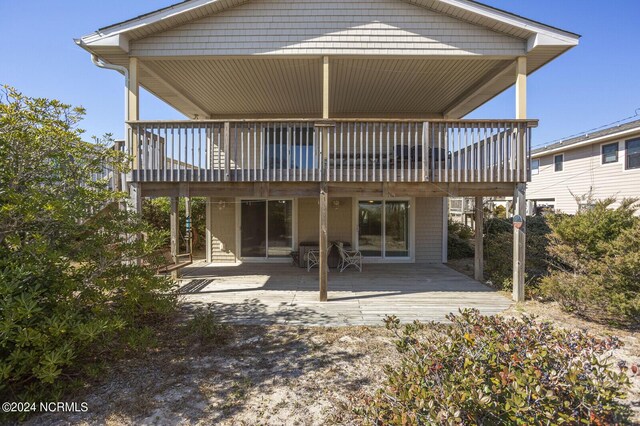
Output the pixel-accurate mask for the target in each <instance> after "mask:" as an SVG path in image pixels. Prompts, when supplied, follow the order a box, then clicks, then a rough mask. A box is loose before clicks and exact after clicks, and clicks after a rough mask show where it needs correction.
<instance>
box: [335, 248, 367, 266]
mask: <svg viewBox="0 0 640 426" xmlns="http://www.w3.org/2000/svg"><path fill="white" fill-rule="evenodd" d="M337 247H338V252H339V253H340V262H339V263H338V270H339V271H340V272H342V271H344V270H345V269H347V268H348V267H349V266H353V267H355V268H357V269H358V271H360V272H362V253H360V251H359V250H350V251H347V250H345V249H344V246H343V244H342V243H338V244H337Z"/></svg>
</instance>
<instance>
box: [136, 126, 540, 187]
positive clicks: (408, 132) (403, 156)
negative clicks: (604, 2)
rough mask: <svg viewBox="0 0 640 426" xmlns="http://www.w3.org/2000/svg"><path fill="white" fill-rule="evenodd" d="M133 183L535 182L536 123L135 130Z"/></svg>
mask: <svg viewBox="0 0 640 426" xmlns="http://www.w3.org/2000/svg"><path fill="white" fill-rule="evenodd" d="M127 124H128V128H129V132H130V134H129V135H128V136H129V137H128V141H129V142H128V146H127V149H128V151H129V153H130V154H131V158H132V161H131V169H132V172H131V174H130V175H129V180H130V181H137V182H147V181H153V182H307V181H318V182H320V181H326V182H426V181H430V182H448V183H449V182H450V183H460V182H464V183H467V182H526V181H527V180H528V178H529V159H530V147H531V129H532V128H533V127H535V126H537V124H538V121H537V120H513V119H506V120H479V119H474V120H443V119H434V120H423V119H418V120H407V119H362V120H361V119H352V118H345V119H330V120H322V119H306V120H305V119H295V118H294V119H284V120H277V119H258V120H253V119H239V120H231V119H225V120H217V119H214V120H169V121H160V120H152V121H142V120H137V121H129V122H127Z"/></svg>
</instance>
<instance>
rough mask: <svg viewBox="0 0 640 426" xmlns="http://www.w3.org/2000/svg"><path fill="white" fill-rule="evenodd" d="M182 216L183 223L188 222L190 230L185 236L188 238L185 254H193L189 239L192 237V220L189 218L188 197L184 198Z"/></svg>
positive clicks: (191, 240)
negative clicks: (183, 218) (183, 217)
mask: <svg viewBox="0 0 640 426" xmlns="http://www.w3.org/2000/svg"><path fill="white" fill-rule="evenodd" d="M184 216H185V221H186V220H188V221H189V225H190V229H189V230H188V231H191V232H190V233H189V234H187V237H188V239H187V252H188V253H192V254H193V239H192V238H191V237H192V235H193V218H192V217H191V197H190V196H186V197H184Z"/></svg>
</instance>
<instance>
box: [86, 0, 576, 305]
mask: <svg viewBox="0 0 640 426" xmlns="http://www.w3.org/2000/svg"><path fill="white" fill-rule="evenodd" d="M578 39H579V36H578V35H576V34H573V33H571V32H568V31H564V30H561V29H558V28H554V27H551V26H549V25H545V24H542V23H539V22H536V21H533V20H530V19H527V18H524V17H522V16H518V15H515V14H512V13H508V12H506V11H503V10H499V9H495V8H493V7H489V6H486V5H484V4H481V3H478V2H475V1H470V0H411V1H404V0H374V1H362V0H323V1H319V0H300V1H286V0H249V1H247V0H243V1H238V0H189V1H184V2H182V3H178V4H176V5H174V6H170V7H167V8H164V9H160V10H157V11H155V12H151V13H148V14H145V15H142V16H138V17H135V18H133V19H130V20H128V21H124V22H120V23H117V24H113V25H110V26H107V27H105V28H101V29H100V30H98V31H96V32H95V33H92V34H89V35H87V36H85V37H82V38H81V39H79V40H76V43H77V44H78V45H80V46H81V47H82V48H83V49H85V50H87V51H88V52H89V53H91V55H92V59H93V61H94V63H95V64H96V65H98V66H101V67H103V68H110V69H114V70H117V71H119V72H121V73H122V74H124V76H125V81H126V93H125V103H126V143H125V145H126V149H127V152H128V153H129V154H130V155H131V171H130V173H129V174H128V176H127V179H126V180H127V184H128V189H129V191H130V192H131V199H132V205H133V208H136V209H139V208H140V200H141V199H142V198H143V197H157V196H164V197H171V198H172V200H174V203H173V205H174V207H175V206H177V203H176V202H175V200H176V199H177V197H196V196H197V197H207V198H208V200H209V203H208V209H207V249H208V250H207V258H208V260H209V261H216V260H218V261H236V260H240V261H243V262H251V261H254V262H255V261H258V262H277V261H283V260H284V259H286V258H287V257H288V256H289V254H290V253H291V252H292V251H295V250H297V248H298V246H299V244H300V243H301V242H305V241H310V240H311V241H317V242H318V243H319V247H320V252H321V253H320V268H319V271H320V272H319V287H320V298H321V300H326V292H327V282H328V273H327V272H328V270H327V260H326V255H327V253H326V252H327V247H328V245H329V242H330V241H333V240H341V241H344V242H346V243H348V244H350V245H351V247H353V248H354V249H357V250H359V251H360V252H361V253H362V254H363V256H364V258H365V262H366V261H369V262H390V263H391V262H412V263H442V262H446V229H447V220H446V217H447V211H446V210H447V197H449V196H450V195H454V196H474V197H483V196H515V198H516V200H517V203H518V206H519V207H518V209H519V210H518V211H523V210H522V209H524V204H525V184H526V182H527V181H528V179H529V159H530V152H529V148H530V144H531V129H532V128H533V127H535V126H536V125H537V120H535V119H530V118H529V117H527V114H526V97H527V88H526V87H527V86H526V81H527V76H528V75H529V74H531V73H533V72H535V71H537V70H538V69H540V68H541V67H543V66H545V65H546V64H548V63H549V62H551V61H552V60H554V59H555V58H556V57H558V56H559V55H561V54H563V53H564V52H566V51H567V50H569V49H571V48H572V47H574V46H576V45H577V44H578ZM514 85H515V88H516V90H515V93H516V98H515V100H514V114H513V116H512V117H496V118H487V119H484V120H464V119H462V118H463V117H464V116H465V115H467V114H468V113H470V112H471V111H473V110H475V109H476V108H478V107H479V106H480V105H482V104H484V103H485V102H487V101H489V100H490V99H492V98H494V97H495V96H497V95H498V94H500V93H502V92H503V91H504V90H506V89H507V88H509V87H511V86H514ZM140 87H144V88H145V89H146V90H148V91H149V92H151V93H153V94H154V95H156V96H157V97H158V98H160V99H162V100H164V101H165V102H166V103H168V104H169V105H171V106H173V107H174V108H176V109H177V110H178V111H180V112H182V113H183V114H184V115H185V117H186V118H187V119H185V120H182V121H162V120H157V121H141V120H140V119H139V114H140V106H139V101H138V100H139V88H140ZM478 204H479V205H481V204H482V203H478ZM522 215H523V216H524V214H522ZM173 216H175V215H173ZM480 220H482V218H481V217H480ZM176 227H177V224H176V222H175V220H172V235H174V238H173V239H172V241H173V246H174V247H175V245H176V241H175V239H176V237H175V235H176V231H175V228H176ZM525 230H526V226H523V227H522V228H520V229H515V230H514V232H515V234H516V238H517V241H518V242H519V243H518V244H515V249H514V250H515V251H514V278H515V279H514V297H515V298H516V299H517V300H522V298H523V294H524V293H523V288H524V238H525ZM477 252H479V254H478V255H479V256H480V259H482V250H481V240H480V249H479V250H477ZM292 273H295V272H292ZM476 274H477V275H478V276H482V262H481V261H479V262H478V261H477V262H476Z"/></svg>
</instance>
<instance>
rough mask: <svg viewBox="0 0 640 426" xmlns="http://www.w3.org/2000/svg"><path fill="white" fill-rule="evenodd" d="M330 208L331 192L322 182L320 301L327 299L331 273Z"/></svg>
mask: <svg viewBox="0 0 640 426" xmlns="http://www.w3.org/2000/svg"><path fill="white" fill-rule="evenodd" d="M328 210H329V194H328V191H327V184H326V182H322V183H321V184H320V263H319V265H318V266H319V269H320V272H319V278H320V301H321V302H326V301H327V281H328V274H329V265H328V263H327V260H328V255H329V253H328V250H327V249H328V244H329V238H328V233H327V229H328Z"/></svg>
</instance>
